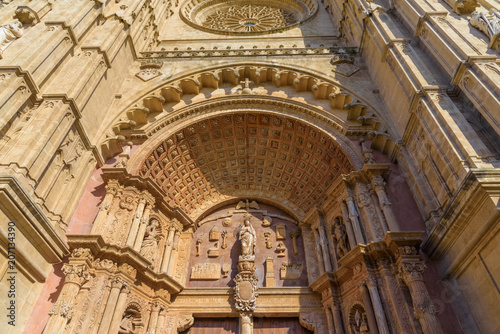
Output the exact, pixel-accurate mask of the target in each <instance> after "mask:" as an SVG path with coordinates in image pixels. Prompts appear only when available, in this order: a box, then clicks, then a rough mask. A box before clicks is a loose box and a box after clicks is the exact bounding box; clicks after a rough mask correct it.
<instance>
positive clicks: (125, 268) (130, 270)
mask: <svg viewBox="0 0 500 334" xmlns="http://www.w3.org/2000/svg"><path fill="white" fill-rule="evenodd" d="M118 269H119V270H120V271H122V272H124V273H126V274H127V275H129V276H131V277H134V278H135V276H136V275H137V269H135V268H134V267H132V266H131V265H130V264H128V263H122V264H121V265H120V266H118Z"/></svg>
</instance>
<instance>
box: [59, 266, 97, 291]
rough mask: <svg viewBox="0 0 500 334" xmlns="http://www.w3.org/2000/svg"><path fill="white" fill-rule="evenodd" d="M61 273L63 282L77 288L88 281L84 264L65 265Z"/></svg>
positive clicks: (87, 270)
mask: <svg viewBox="0 0 500 334" xmlns="http://www.w3.org/2000/svg"><path fill="white" fill-rule="evenodd" d="M62 272H63V273H64V275H65V276H66V279H65V282H70V283H75V284H77V285H78V286H82V285H83V284H84V283H85V282H86V281H88V280H89V279H90V272H89V268H88V266H87V265H85V264H68V263H65V264H64V265H63V267H62Z"/></svg>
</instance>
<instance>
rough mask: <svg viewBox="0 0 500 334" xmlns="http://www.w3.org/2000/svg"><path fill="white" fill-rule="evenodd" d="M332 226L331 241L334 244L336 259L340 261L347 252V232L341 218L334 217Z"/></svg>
mask: <svg viewBox="0 0 500 334" xmlns="http://www.w3.org/2000/svg"><path fill="white" fill-rule="evenodd" d="M333 224H334V225H333V231H332V233H333V241H334V243H335V251H336V253H337V259H340V258H342V257H343V256H344V255H346V254H347V253H348V252H349V242H348V240H347V232H346V230H345V226H344V224H343V223H342V220H341V218H340V217H336V218H335V219H334V222H333Z"/></svg>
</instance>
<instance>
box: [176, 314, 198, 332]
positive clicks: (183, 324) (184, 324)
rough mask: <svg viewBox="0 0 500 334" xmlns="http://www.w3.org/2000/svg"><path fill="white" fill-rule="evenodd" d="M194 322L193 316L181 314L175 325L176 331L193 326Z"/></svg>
mask: <svg viewBox="0 0 500 334" xmlns="http://www.w3.org/2000/svg"><path fill="white" fill-rule="evenodd" d="M193 324H194V318H193V316H192V315H191V314H181V315H180V316H179V322H178V325H177V331H178V332H183V331H185V330H186V329H188V328H189V327H191V326H193Z"/></svg>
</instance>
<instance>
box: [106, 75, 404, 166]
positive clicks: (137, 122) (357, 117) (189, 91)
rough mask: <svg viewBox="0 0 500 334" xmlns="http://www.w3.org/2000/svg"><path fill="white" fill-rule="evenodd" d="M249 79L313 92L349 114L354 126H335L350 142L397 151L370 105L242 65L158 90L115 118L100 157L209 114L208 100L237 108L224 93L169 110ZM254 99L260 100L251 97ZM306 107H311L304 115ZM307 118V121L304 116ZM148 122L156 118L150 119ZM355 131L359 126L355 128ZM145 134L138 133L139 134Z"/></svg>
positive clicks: (330, 87) (317, 82)
mask: <svg viewBox="0 0 500 334" xmlns="http://www.w3.org/2000/svg"><path fill="white" fill-rule="evenodd" d="M245 78H248V79H249V80H251V81H253V82H254V83H255V84H256V85H266V84H273V85H274V86H275V87H278V88H280V87H285V86H290V87H292V88H293V89H295V91H296V92H297V96H300V95H302V93H305V92H310V93H311V94H312V96H313V98H314V99H316V100H328V101H329V104H330V106H331V108H332V109H333V110H341V111H344V112H346V113H347V117H346V118H345V119H346V120H347V121H348V123H349V124H347V123H345V121H344V122H342V121H341V120H340V119H338V118H337V119H335V120H334V121H333V122H334V123H338V124H339V126H337V128H340V127H341V128H342V131H341V132H343V133H344V134H345V135H346V136H348V137H350V138H352V137H354V138H359V137H360V136H369V137H371V138H372V141H373V143H372V148H374V149H378V150H380V151H382V152H384V153H386V154H389V155H390V154H391V153H392V151H393V149H394V147H395V145H394V140H392V139H391V136H390V134H389V133H388V130H387V128H386V126H384V125H383V123H384V121H383V119H382V118H381V116H380V114H379V113H378V112H377V111H376V110H374V109H373V108H372V107H371V106H370V105H368V104H365V103H364V102H363V101H362V99H361V98H359V97H358V96H356V95H354V94H353V93H351V92H348V91H347V90H345V89H344V88H342V87H341V86H338V85H337V84H335V83H332V82H329V81H327V80H326V79H323V78H320V77H318V76H316V75H312V74H308V73H303V72H299V71H296V70H292V69H287V68H278V67H271V66H264V65H262V66H250V65H238V66H233V67H220V68H216V69H211V70H207V71H202V72H198V73H192V74H190V75H188V76H186V77H183V78H179V79H176V80H174V81H172V82H169V83H167V84H164V85H162V86H160V87H157V88H155V89H153V90H151V91H149V93H146V94H145V95H144V96H143V97H142V98H140V99H139V100H137V101H136V102H135V104H132V106H131V107H129V108H128V109H126V110H124V112H123V113H121V114H120V116H118V117H117V118H115V121H114V123H113V124H112V126H111V128H110V130H109V131H108V132H107V133H106V135H105V138H104V139H103V140H102V142H101V152H102V154H103V156H104V158H105V159H107V158H110V157H112V156H114V155H116V154H117V153H120V152H121V144H120V143H119V142H120V141H124V140H126V139H130V137H131V136H132V137H133V136H135V137H136V138H139V137H140V136H142V138H143V139H147V138H149V137H150V136H151V135H152V134H153V133H154V132H156V131H157V130H158V128H157V127H158V126H160V127H162V126H165V125H167V124H172V123H173V122H177V121H179V120H180V119H182V118H184V117H186V116H187V114H186V113H188V114H190V115H191V116H192V115H195V114H196V113H198V112H199V110H201V109H203V108H205V107H204V106H203V105H202V102H203V103H206V101H209V100H214V101H215V100H217V101H218V102H219V103H221V105H222V104H232V103H238V102H237V99H233V100H232V102H230V101H229V100H223V99H220V93H219V94H215V96H213V95H212V94H210V93H205V96H206V99H205V100H203V101H201V102H198V103H197V104H196V105H189V106H186V107H183V108H181V109H178V110H177V111H174V112H172V113H168V114H166V113H165V109H164V108H165V105H167V104H170V105H172V104H176V103H177V104H184V102H182V98H183V96H184V95H198V94H200V91H201V90H202V89H204V88H209V89H212V90H213V91H215V90H218V89H219V88H220V87H222V85H224V84H226V85H227V84H231V85H234V86H236V87H237V86H238V85H239V84H240V81H241V80H243V79H245ZM225 96H226V97H227V98H229V97H231V98H235V97H239V98H242V97H244V96H245V95H244V94H242V91H231V92H230V93H226V95H225ZM246 97H249V98H255V95H252V96H246ZM266 97H267V98H269V99H273V98H274V100H275V101H274V102H267V103H274V104H277V103H279V102H278V101H279V99H278V98H275V97H270V96H266V95H259V98H262V99H264V98H266ZM284 101H286V102H287V103H289V104H294V105H295V107H293V108H292V109H297V110H298V109H301V108H302V109H301V110H302V112H303V113H305V114H309V116H307V117H306V118H310V116H313V117H316V116H315V115H318V116H317V117H324V116H327V117H330V118H334V117H333V114H332V113H331V112H330V111H328V110H320V109H318V108H315V106H314V105H310V104H307V103H302V105H301V104H300V103H299V102H297V101H293V99H292V98H287V99H286V98H283V99H282V100H281V103H284ZM304 107H306V108H305V109H304ZM158 113H160V114H162V113H164V114H165V116H164V117H162V118H160V119H159V120H158V121H155V122H154V123H153V124H150V123H149V120H148V115H149V114H158ZM305 114H304V115H305ZM149 119H151V117H150V116H149ZM353 125H355V126H353ZM137 128H140V129H141V130H139V131H134V129H137Z"/></svg>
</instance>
